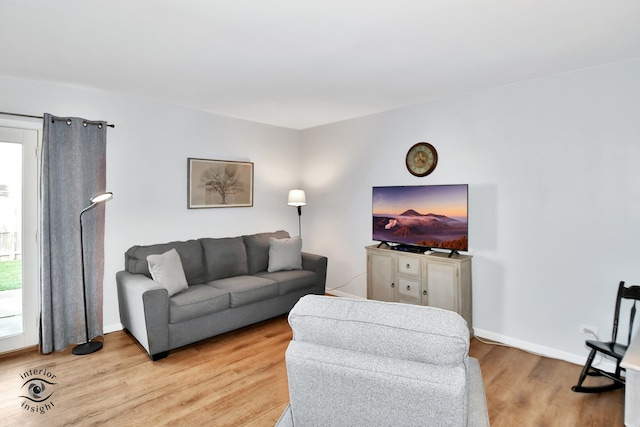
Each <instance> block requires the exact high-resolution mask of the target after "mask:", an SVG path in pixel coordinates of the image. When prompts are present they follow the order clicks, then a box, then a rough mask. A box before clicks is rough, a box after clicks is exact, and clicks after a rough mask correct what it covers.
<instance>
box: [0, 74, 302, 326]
mask: <svg viewBox="0 0 640 427" xmlns="http://www.w3.org/2000/svg"><path fill="white" fill-rule="evenodd" d="M0 93H1V94H2V96H1V97H0V111H7V112H15V113H23V114H34V115H42V113H44V112H49V113H51V114H54V115H59V116H80V117H84V118H88V119H93V120H98V119H100V120H107V121H108V122H109V123H115V125H116V127H115V129H111V128H110V129H109V130H108V135H107V188H108V190H110V191H113V193H114V195H115V197H114V199H113V200H112V201H110V202H109V203H108V204H107V205H106V209H107V215H106V236H105V278H104V325H105V331H107V332H108V331H113V330H116V329H120V328H121V325H120V318H119V314H118V302H117V301H118V300H117V293H116V286H115V274H116V272H117V271H119V270H122V268H123V265H124V252H125V251H126V250H127V249H128V248H129V247H131V246H133V245H136V244H152V243H161V242H166V241H169V240H186V239H190V238H198V237H224V236H235V235H241V234H247V233H253V232H260V231H273V230H277V229H286V230H289V231H290V232H291V234H292V235H295V234H297V228H298V222H297V214H296V212H295V209H292V208H291V207H289V206H287V205H286V200H287V192H288V190H289V189H291V188H295V187H298V186H299V185H300V182H299V172H300V166H299V158H300V133H299V131H294V130H289V129H284V128H277V127H273V126H266V125H261V124H256V123H251V122H247V121H242V120H236V119H229V118H224V117H220V116H215V115H212V114H206V113H202V112H197V111H192V110H187V109H182V108H176V107H170V106H165V105H160V104H157V103H151V102H144V101H140V100H136V99H131V98H125V97H121V96H116V95H113V94H107V93H104V92H99V91H92V90H86V89H82V88H78V87H66V86H62V85H52V84H45V83H40V82H34V81H28V80H22V79H16V78H10V77H2V76H0ZM188 157H198V158H209V159H224V160H240V161H251V162H254V174H255V176H254V178H255V180H254V206H253V207H250V208H249V207H247V208H223V209H192V210H189V209H187V195H186V192H187V158H188Z"/></svg>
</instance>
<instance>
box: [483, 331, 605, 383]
mask: <svg viewBox="0 0 640 427" xmlns="http://www.w3.org/2000/svg"><path fill="white" fill-rule="evenodd" d="M473 332H474V335H475V336H477V337H478V338H485V339H488V340H491V341H496V342H499V343H501V344H505V345H507V346H509V347H513V348H517V349H520V350H523V351H526V352H529V353H533V354H538V355H540V356H543V357H549V358H552V359H558V360H564V361H565V362H569V363H573V364H576V365H580V366H584V364H585V362H586V361H587V356H588V354H589V350H588V349H587V348H586V347H585V350H584V354H583V355H578V354H573V353H567V352H565V351H560V350H558V349H555V348H551V347H546V346H543V345H538V344H534V343H531V342H528V341H523V340H519V339H516V338H511V337H507V336H504V335H500V334H496V333H493V332H491V331H486V330H484V329H478V328H473ZM593 365H594V366H598V367H599V368H601V369H605V370H608V371H614V370H615V369H616V365H615V363H614V362H612V361H610V360H605V359H603V358H601V357H596V359H595V363H594V364H593ZM577 380H578V378H577V377H576V381H577Z"/></svg>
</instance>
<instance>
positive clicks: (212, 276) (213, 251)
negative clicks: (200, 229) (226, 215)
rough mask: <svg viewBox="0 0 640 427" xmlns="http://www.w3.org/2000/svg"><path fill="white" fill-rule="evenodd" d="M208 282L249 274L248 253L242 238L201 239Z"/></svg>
mask: <svg viewBox="0 0 640 427" xmlns="http://www.w3.org/2000/svg"><path fill="white" fill-rule="evenodd" d="M200 243H201V244H202V248H203V250H204V259H205V269H206V273H207V276H206V277H207V282H210V281H212V280H218V279H225V278H227V277H235V276H243V275H246V274H248V271H249V269H248V265H247V251H246V249H245V246H244V240H243V238H242V237H224V238H218V239H212V238H204V239H200Z"/></svg>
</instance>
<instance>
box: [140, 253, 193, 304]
mask: <svg viewBox="0 0 640 427" xmlns="http://www.w3.org/2000/svg"><path fill="white" fill-rule="evenodd" d="M147 263H148V264H149V272H150V273H151V277H152V278H153V280H155V281H156V282H158V283H159V284H160V285H162V287H163V288H165V289H166V290H167V292H168V293H169V296H170V297H171V296H173V295H175V294H177V293H178V292H180V291H182V290H184V289H187V287H188V286H189V284H188V283H187V278H186V277H185V276H184V270H183V269H182V262H180V255H178V251H176V250H175V249H173V248H172V249H170V250H168V251H167V252H165V253H163V254H152V255H149V256H148V257H147Z"/></svg>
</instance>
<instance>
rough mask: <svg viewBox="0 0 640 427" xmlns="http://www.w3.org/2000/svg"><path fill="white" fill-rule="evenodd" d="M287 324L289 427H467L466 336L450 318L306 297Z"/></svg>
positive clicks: (423, 310) (431, 311)
mask: <svg viewBox="0 0 640 427" xmlns="http://www.w3.org/2000/svg"><path fill="white" fill-rule="evenodd" d="M289 323H290V325H291V328H292V330H293V341H291V343H290V344H289V347H288V349H287V352H286V364H287V374H288V380H289V395H290V401H291V403H290V409H291V415H292V419H293V422H294V425H301V426H315V425H318V426H320V425H349V426H359V425H362V426H375V425H403V426H411V425H438V426H466V425H467V414H468V350H469V330H468V328H467V324H466V322H465V321H464V319H463V318H462V317H461V316H459V315H458V314H457V313H454V312H451V311H447V310H441V309H438V308H434V307H423V306H413V305H407V304H398V303H385V302H380V301H371V300H357V299H348V298H335V297H326V296H318V295H308V296H305V297H303V298H301V299H300V301H299V302H298V303H297V304H296V305H295V307H294V308H293V309H292V310H291V312H290V314H289Z"/></svg>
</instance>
